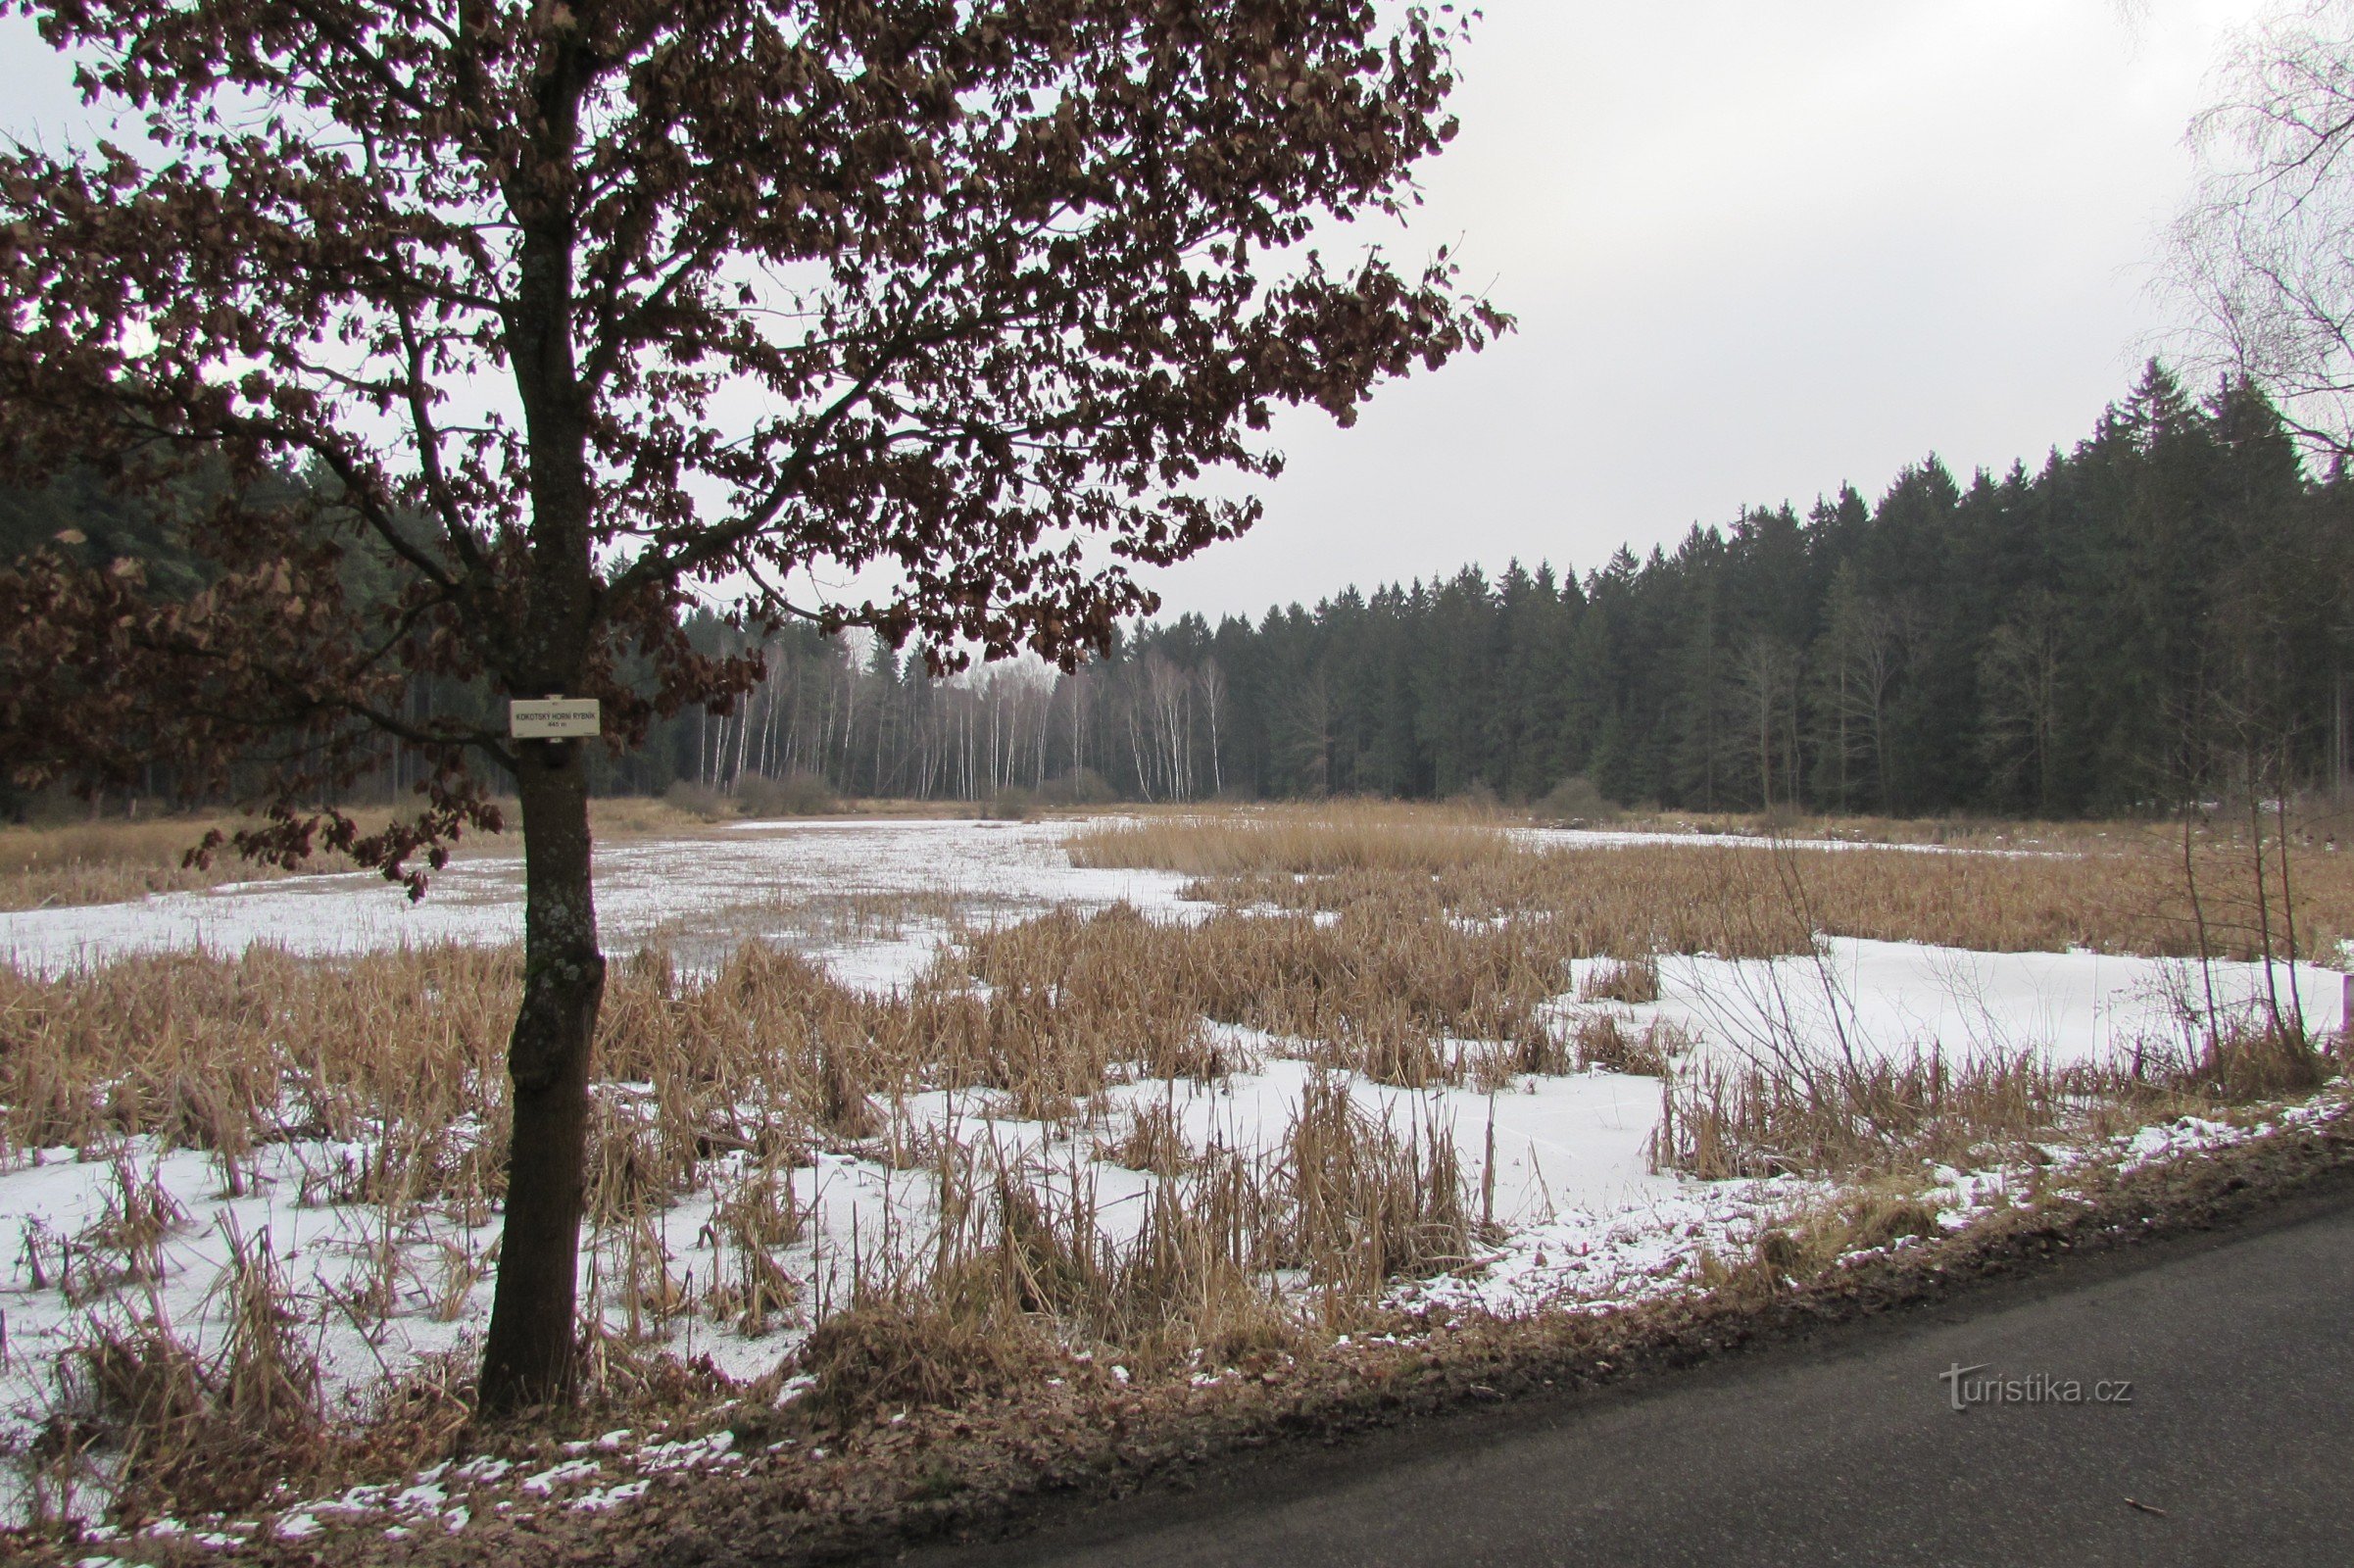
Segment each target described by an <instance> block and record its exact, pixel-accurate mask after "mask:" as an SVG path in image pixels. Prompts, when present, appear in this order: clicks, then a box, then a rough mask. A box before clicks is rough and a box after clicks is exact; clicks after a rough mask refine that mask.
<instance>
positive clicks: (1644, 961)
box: [1578, 955, 1659, 1004]
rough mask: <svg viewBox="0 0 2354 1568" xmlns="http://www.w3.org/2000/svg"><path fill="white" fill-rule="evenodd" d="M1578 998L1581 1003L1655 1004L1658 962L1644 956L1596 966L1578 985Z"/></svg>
mask: <svg viewBox="0 0 2354 1568" xmlns="http://www.w3.org/2000/svg"><path fill="white" fill-rule="evenodd" d="M1578 998H1579V1000H1580V1001H1582V1002H1623V1003H1629V1004H1640V1003H1645V1002H1657V1001H1658V1000H1659V960H1658V959H1657V958H1654V957H1651V956H1648V955H1645V956H1643V957H1640V958H1626V959H1620V960H1617V961H1609V962H1603V963H1599V964H1596V965H1595V966H1594V971H1593V972H1592V973H1590V974H1589V975H1587V977H1586V978H1585V980H1584V981H1583V982H1582V983H1581V984H1580V985H1579V986H1578Z"/></svg>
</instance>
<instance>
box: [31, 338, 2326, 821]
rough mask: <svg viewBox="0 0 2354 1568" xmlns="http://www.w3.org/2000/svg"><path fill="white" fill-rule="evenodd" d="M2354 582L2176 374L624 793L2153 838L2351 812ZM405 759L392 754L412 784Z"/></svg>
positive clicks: (815, 645)
mask: <svg viewBox="0 0 2354 1568" xmlns="http://www.w3.org/2000/svg"><path fill="white" fill-rule="evenodd" d="M100 506H101V503H100V501H99V500H98V499H97V498H96V497H95V495H94V493H84V492H82V491H73V490H61V491H57V492H53V493H52V494H50V495H48V496H45V497H40V498H34V499H33V500H32V501H30V502H28V501H26V500H25V499H24V498H19V499H18V500H17V501H16V502H15V503H14V504H13V505H11V506H8V507H4V508H0V528H5V529H6V531H7V532H8V533H9V534H10V535H13V536H14V537H12V538H11V539H10V540H9V541H8V544H9V553H10V554H14V553H15V551H16V550H18V549H22V548H25V547H26V545H27V544H29V543H31V542H37V541H39V540H45V539H48V538H50V537H52V535H53V533H54V531H55V530H56V529H57V528H58V527H59V526H60V524H61V521H62V522H65V523H74V522H76V521H77V520H81V521H84V522H88V523H89V525H87V526H83V527H81V528H80V529H79V530H78V531H80V532H82V533H89V534H97V535H100V537H97V538H94V539H93V540H92V545H91V548H101V547H103V548H111V549H115V550H121V551H128V552H136V553H140V554H168V549H167V548H166V547H165V546H164V545H161V544H159V543H157V542H156V541H155V540H153V539H150V538H148V537H147V535H146V534H144V533H142V532H141V531H140V530H139V529H138V528H137V527H136V526H134V525H132V524H130V523H126V522H125V521H124V520H123V519H121V518H111V517H104V516H98V515H96V512H95V511H94V510H93V509H97V508H99V507H100ZM92 518H95V521H91V520H90V519H92ZM1432 520H1433V524H1434V526H1436V525H1437V524H1439V523H1440V522H1442V521H1444V519H1437V518H1434V519H1432ZM99 524H103V525H104V526H103V528H101V527H100V526H98V525H99ZM109 539H111V540H112V541H114V542H113V543H112V544H111V545H110V544H109V543H108V540H109ZM2350 583H2354V480H2349V478H2348V477H2347V476H2346V475H2344V474H2342V473H2329V474H2313V473H2310V472H2308V471H2307V468H2306V466H2304V465H2303V464H2302V462H2301V460H2300V457H2299V454H2298V451H2297V449H2296V447H2295V445H2294V444H2293V442H2292V441H2291V439H2290V437H2289V436H2288V434H2287V433H2286V431H2285V430H2284V429H2283V427H2282V424H2281V422H2280V418H2279V417H2278V416H2277V414H2276V413H2275V411H2274V410H2273V408H2272V407H2271V406H2270V405H2269V404H2267V402H2266V401H2265V400H2264V398H2263V397H2262V396H2261V394H2259V393H2257V392H2255V391H2253V390H2251V389H2245V388H2241V389H2231V388H2223V389H2219V390H2217V391H2216V392H2214V393H2212V394H2210V395H2208V396H2206V397H2204V398H2200V397H2194V396H2192V395H2191V394H2190V393H2188V392H2187V391H2186V390H2185V389H2184V388H2183V387H2182V386H2181V385H2179V384H2178V383H2177V381H2176V380H2175V379H2174V378H2173V377H2172V376H2171V375H2169V373H2168V372H2167V371H2166V370H2165V369H2163V368H2161V367H2159V366H2157V365H2155V364H2153V365H2152V366H2150V367H2149V368H2147V369H2146V370H2145V372H2144V373H2143V375H2142V376H2141V378H2140V380H2139V382H2138V383H2137V384H2136V385H2135V387H2134V388H2133V391H2132V393H2131V394H2130V395H2129V396H2127V397H2126V398H2124V399H2123V400H2122V401H2120V402H2119V403H2117V404H2115V405H2113V406H2112V407H2111V408H2110V409H2109V410H2107V411H2106V412H2105V413H2104V415H2103V416H2102V417H2101V418H2100V419H2099V421H2098V423H2097V424H2096V426H2095V427H2094V429H2093V430H2092V432H2091V433H2090V434H2089V435H2088V436H2087V437H2085V438H2084V440H2083V441H2082V442H2081V443H2079V444H2078V445H2077V446H2076V447H2075V449H2074V450H2073V451H2070V452H2067V453H2060V452H2056V451H2055V452H2054V453H2052V454H2051V455H2050V456H2049V457H2048V458H2047V459H2046V460H2045V461H2044V463H2043V464H2042V466H2040V467H2038V468H2035V469H2030V468H2028V467H2026V466H2023V465H2022V466H2014V467H2013V468H2012V469H2011V470H2010V471H2009V472H2007V473H2001V474H1996V473H1987V472H1981V473H1979V474H1977V475H1975V476H1973V477H1971V478H1969V479H1967V480H1963V479H1960V478H1957V477H1956V476H1955V475H1954V474H1952V473H1951V472H1949V471H1948V470H1947V469H1946V468H1945V467H1943V466H1941V465H1940V464H1939V463H1938V462H1937V460H1936V459H1935V458H1930V459H1927V460H1925V461H1924V462H1922V463H1920V464H1919V465H1917V466H1912V467H1909V468H1907V469H1905V470H1904V471H1903V472H1902V473H1900V474H1898V475H1897V476H1896V477H1895V479H1894V481H1893V482H1892V483H1891V484H1889V485H1888V488H1887V489H1886V491H1885V492H1883V493H1882V494H1881V495H1880V496H1879V497H1878V498H1877V499H1873V500H1868V499H1866V497H1864V496H1863V495H1861V494H1859V493H1858V492H1857V491H1855V490H1854V489H1851V488H1844V487H1842V488H1840V489H1839V490H1838V491H1837V492H1836V493H1834V494H1832V495H1829V496H1827V497H1826V498H1824V499H1822V500H1820V501H1818V502H1817V503H1816V504H1815V505H1814V507H1813V508H1812V509H1811V510H1810V511H1808V512H1806V513H1804V514H1803V515H1801V514H1800V513H1798V512H1797V511H1795V510H1794V509H1792V508H1791V507H1789V506H1787V505H1786V506H1782V507H1779V508H1776V509H1773V510H1753V511H1750V512H1747V513H1745V514H1744V515H1741V516H1739V517H1738V518H1736V519H1734V521H1733V522H1732V523H1731V525H1730V526H1727V527H1701V526H1696V525H1695V526H1694V527H1693V528H1692V530H1691V531H1690V532H1689V533H1688V534H1687V535H1686V536H1685V537H1684V539H1683V541H1682V542H1681V543H1680V544H1679V545H1678V546H1677V547H1676V548H1675V549H1674V550H1672V551H1670V550H1664V549H1655V550H1653V551H1652V552H1651V553H1650V554H1649V555H1648V556H1647V557H1638V556H1636V555H1634V554H1633V553H1632V552H1630V551H1628V550H1626V549H1624V548H1622V549H1621V550H1619V551H1618V552H1617V553H1616V554H1615V555H1613V556H1612V557H1611V558H1610V559H1608V560H1607V561H1604V562H1601V563H1599V564H1594V565H1593V566H1591V567H1590V568H1588V569H1586V570H1584V571H1583V573H1580V572H1578V571H1575V570H1572V569H1568V568H1566V567H1564V568H1563V569H1558V570H1557V569H1555V568H1554V567H1552V566H1549V565H1544V564H1539V565H1536V566H1533V567H1532V566H1528V565H1524V564H1512V565H1509V566H1507V567H1506V568H1505V569H1504V570H1503V571H1502V572H1501V573H1499V574H1496V575H1494V576H1490V575H1488V574H1487V573H1485V572H1483V571H1481V570H1480V569H1478V568H1476V567H1470V568H1466V569H1464V570H1463V571H1461V572H1458V573H1457V574H1456V575H1454V576H1453V577H1450V578H1447V579H1446V580H1444V581H1432V582H1427V583H1425V582H1415V583H1409V584H1405V585H1386V586H1382V587H1379V588H1375V589H1373V590H1371V591H1370V592H1367V591H1362V590H1360V589H1358V588H1355V587H1349V588H1343V589H1340V590H1338V591H1336V592H1335V593H1334V594H1333V595H1332V596H1331V597H1329V598H1327V599H1325V600H1323V601H1321V602H1319V603H1318V604H1316V605H1315V606H1313V607H1312V608H1311V607H1302V606H1300V605H1292V606H1289V607H1285V608H1281V609H1274V610H1270V611H1268V612H1267V613H1266V614H1265V615H1264V616H1263V617H1261V618H1260V619H1259V620H1257V621H1256V622H1251V621H1248V620H1245V619H1243V618H1240V617H1228V618H1226V619H1223V620H1221V621H1219V622H1218V623H1217V624H1215V625H1212V624H1210V623H1209V622H1208V621H1206V620H1205V619H1203V618H1202V617H1201V616H1198V615H1186V616H1182V617H1179V618H1177V619H1174V620H1171V621H1165V622H1157V623H1149V624H1146V625H1143V626H1141V627H1137V628H1135V629H1133V630H1132V631H1131V632H1130V633H1129V634H1128V635H1127V636H1126V637H1125V638H1124V639H1123V641H1122V643H1121V645H1120V646H1119V647H1118V648H1117V649H1116V650H1115V651H1114V653H1113V655H1112V656H1111V657H1109V658H1107V659H1103V660H1099V661H1096V662H1091V663H1088V664H1086V665H1084V666H1082V667H1081V668H1080V669H1078V670H1077V671H1076V672H1075V673H1071V674H1060V673H1058V672H1056V671H1054V670H1052V669H1048V668H1044V667H1041V666H1038V665H1035V664H1028V665H1024V664H1010V665H1007V664H1001V665H996V666H986V667H982V668H979V669H976V670H974V671H972V672H969V673H967V674H964V675H961V676H957V677H955V678H953V679H947V680H942V679H934V678H931V677H929V676H927V675H926V674H925V673H924V672H923V671H922V669H921V667H920V665H918V664H917V663H916V662H914V661H913V660H912V659H908V660H901V659H898V658H895V657H894V656H893V654H892V652H891V651H890V650H889V649H888V648H885V647H882V646H879V645H875V644H872V643H866V644H860V643H858V642H856V641H852V640H847V639H827V638H822V637H820V636H818V635H816V634H815V633H814V632H812V631H809V630H807V629H803V628H789V629H787V630H786V631H784V632H781V633H778V634H775V635H772V636H770V637H769V638H767V639H766V640H765V647H766V658H767V664H768V675H767V678H766V680H765V681H764V682H763V683H762V684H761V685H760V687H759V688H758V689H757V690H756V691H755V692H753V693H752V694H751V696H750V697H749V698H748V699H747V700H746V701H744V702H742V703H740V704H739V705H738V706H737V708H736V710H735V711H732V712H730V713H727V714H709V713H704V712H700V711H690V712H688V713H686V714H683V715H681V716H678V717H675V718H672V719H670V720H668V721H666V722H665V723H662V724H661V725H660V726H658V728H657V729H656V731H655V733H654V734H653V735H652V737H651V738H650V740H649V744H648V745H647V746H646V748H645V749H644V750H643V751H641V752H639V753H638V754H636V755H633V756H631V757H627V758H624V759H621V760H617V761H614V762H611V763H608V764H604V765H603V766H602V768H601V773H602V777H601V778H600V781H599V782H600V785H601V787H603V788H604V789H606V790H609V791H616V792H648V791H652V792H660V791H662V790H665V789H668V788H671V787H673V786H675V785H678V784H681V783H684V784H688V785H692V786H696V787H699V788H702V789H706V790H711V791H717V792H719V793H722V794H726V793H732V792H735V791H736V790H738V789H739V788H740V787H741V786H742V785H743V784H745V783H746V782H748V781H750V780H752V779H755V778H767V779H779V778H786V777H792V776H796V775H800V776H805V777H807V776H809V775H814V776H815V778H819V779H822V780H823V782H824V785H825V787H826V788H827V789H828V790H830V791H832V792H835V793H839V794H846V795H858V796H911V797H921V798H931V799H958V800H976V799H983V800H985V799H989V798H992V797H995V796H998V795H1001V794H1004V793H1005V792H1007V791H1020V790H1027V791H1035V792H1039V793H1041V794H1043V795H1045V796H1046V797H1047V798H1049V799H1062V800H1099V799H1109V798H1113V797H1118V798H1124V799H1132V800H1146V801H1183V800H1199V799H1207V798H1211V797H1217V796H1225V797H1242V798H1282V797H1307V796H1318V795H1328V794H1371V795H1389V796H1403V797H1416V798H1432V797H1439V798H1444V797H1450V796H1456V795H1461V794H1465V793H1471V794H1485V793H1490V792H1492V793H1494V794H1495V795H1496V796H1498V797H1501V798H1504V799H1507V800H1529V799H1535V798H1538V797H1541V796H1544V795H1545V794H1546V792H1548V791H1550V790H1552V789H1553V788H1554V787H1555V786H1557V785H1559V784H1560V783H1561V782H1562V781H1563V780H1565V779H1572V778H1584V779H1586V780H1588V781H1590V782H1591V783H1592V785H1593V786H1594V788H1595V789H1597V790H1598V791H1599V792H1600V793H1601V794H1602V795H1603V796H1606V797H1608V798H1609V799H1611V800H1614V801H1617V802H1620V803H1653V804H1656V805H1658V806H1661V807H1667V808H1677V809H1693V810H1749V809H1761V808H1762V809H1773V808H1796V809H1808V810H1823V811H1840V812H1881V813H1888V814H1924V813H1936V812H1944V811H1957V810H1958V811H1985V812H1999V813H2023V814H2032V815H2037V816H2075V815H2109V814H2118V813H2131V812H2138V811H2151V810H2161V809H2169V808H2171V807H2173V806H2176V805H2179V804H2181V803H2183V802H2186V801H2193V800H2204V799H2211V798H2218V797H2221V796H2224V795H2229V794H2232V793H2245V791H2246V790H2247V789H2248V788H2249V787H2250V786H2251V785H2252V786H2253V787H2255V788H2256V789H2257V790H2259V791H2266V790H2271V789H2275V788H2277V787H2278V786H2279V785H2280V783H2281V782H2285V783H2286V784H2287V786H2288V787H2289V788H2291V789H2298V788H2310V787H2318V786H2329V787H2332V788H2334V787H2336V786H2337V785H2338V784H2339V783H2340V781H2341V780H2342V778H2343V776H2344V774H2345V772H2346V761H2347V753H2348V750H2349V742H2348V738H2347V735H2346V729H2347V713H2346V705H2347V698H2346V690H2345V687H2346V672H2347V667H2348V663H2349V658H2348V655H2349V641H2350V638H2354V623H2350V617H2349V607H2350V606H2354V599H2350V597H2349V592H2348V589H2349V584H2350ZM692 630H693V634H694V636H695V639H696V641H697V642H698V643H700V644H701V645H703V646H704V647H706V648H707V649H717V648H720V647H740V646H742V645H743V644H744V643H746V642H747V641H749V640H750V634H748V633H745V632H742V631H739V630H735V629H732V628H730V627H728V626H726V625H724V624H723V623H721V622H720V621H718V620H717V619H716V618H706V619H703V620H700V621H699V622H698V623H697V624H696V625H695V626H694V627H693V628H692ZM487 700H488V698H487V694H482V693H466V692H464V691H454V692H439V693H436V692H430V691H421V690H420V691H419V692H417V694H415V705H416V707H417V711H426V710H427V709H428V708H429V707H430V706H431V705H434V704H437V703H444V702H455V703H476V704H479V703H484V702H487ZM412 766H413V764H411V763H409V762H407V761H405V760H402V759H400V758H397V757H394V758H390V759H389V760H388V763H387V772H386V776H387V781H388V782H391V783H395V784H398V783H401V782H403V781H404V780H405V776H406V774H407V773H408V772H409V771H410V770H411V768H412Z"/></svg>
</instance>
